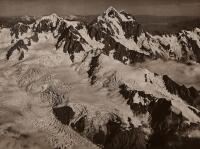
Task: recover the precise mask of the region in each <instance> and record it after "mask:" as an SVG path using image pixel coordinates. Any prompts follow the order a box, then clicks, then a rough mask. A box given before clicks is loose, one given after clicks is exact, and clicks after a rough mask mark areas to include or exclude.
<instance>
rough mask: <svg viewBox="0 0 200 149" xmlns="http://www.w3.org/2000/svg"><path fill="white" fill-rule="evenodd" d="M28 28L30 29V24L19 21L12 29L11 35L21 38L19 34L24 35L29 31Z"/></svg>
mask: <svg viewBox="0 0 200 149" xmlns="http://www.w3.org/2000/svg"><path fill="white" fill-rule="evenodd" d="M28 29H30V26H28V25H26V24H23V23H18V24H16V25H14V26H13V27H12V28H11V29H10V31H11V36H13V35H14V36H15V38H17V39H18V38H19V35H23V34H24V33H27V31H28Z"/></svg>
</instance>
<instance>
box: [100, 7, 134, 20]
mask: <svg viewBox="0 0 200 149" xmlns="http://www.w3.org/2000/svg"><path fill="white" fill-rule="evenodd" d="M103 17H105V18H107V19H109V18H115V17H116V18H117V19H119V21H120V22H121V21H122V22H127V21H134V19H133V17H132V16H131V15H129V14H128V13H125V12H124V11H120V12H119V11H117V10H116V9H115V8H114V7H112V6H110V7H109V8H108V9H107V10H106V11H105V12H104V13H103Z"/></svg>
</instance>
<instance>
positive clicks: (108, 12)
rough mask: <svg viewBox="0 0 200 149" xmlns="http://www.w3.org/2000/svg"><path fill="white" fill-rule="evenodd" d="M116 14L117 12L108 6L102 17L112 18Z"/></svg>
mask: <svg viewBox="0 0 200 149" xmlns="http://www.w3.org/2000/svg"><path fill="white" fill-rule="evenodd" d="M118 13H119V12H118V11H117V10H116V9H115V8H114V7H112V6H110V7H109V8H108V9H106V11H105V12H104V15H105V16H109V17H114V16H115V15H116V14H118Z"/></svg>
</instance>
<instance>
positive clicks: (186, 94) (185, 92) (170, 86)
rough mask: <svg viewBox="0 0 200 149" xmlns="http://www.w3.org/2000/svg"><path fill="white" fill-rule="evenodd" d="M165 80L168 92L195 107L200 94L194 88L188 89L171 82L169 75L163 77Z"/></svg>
mask: <svg viewBox="0 0 200 149" xmlns="http://www.w3.org/2000/svg"><path fill="white" fill-rule="evenodd" d="M163 80H164V83H165V86H166V88H167V90H168V91H169V92H170V93H171V94H175V95H178V96H179V97H181V98H182V99H183V100H185V101H186V102H188V103H189V104H191V105H194V100H195V99H196V98H197V97H199V93H198V91H197V90H196V89H195V88H194V87H190V88H187V87H185V86H184V85H182V86H181V85H179V84H177V83H176V82H175V81H173V80H171V79H170V78H169V77H168V76H167V75H164V76H163Z"/></svg>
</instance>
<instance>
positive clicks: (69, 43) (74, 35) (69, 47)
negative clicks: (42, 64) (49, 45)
mask: <svg viewBox="0 0 200 149" xmlns="http://www.w3.org/2000/svg"><path fill="white" fill-rule="evenodd" d="M79 37H80V38H81V39H80V41H78V39H79ZM63 41H64V48H63V52H64V53H66V52H68V54H69V55H70V58H71V60H72V62H73V61H74V54H75V53H79V52H81V51H84V49H83V47H82V44H84V43H86V41H85V39H83V38H82V37H81V36H80V34H79V33H78V32H77V30H75V29H74V28H73V27H72V26H70V27H68V28H67V29H65V30H64V31H62V33H61V35H60V37H59V38H58V41H57V43H56V48H59V47H60V46H61V44H62V42H63Z"/></svg>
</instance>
